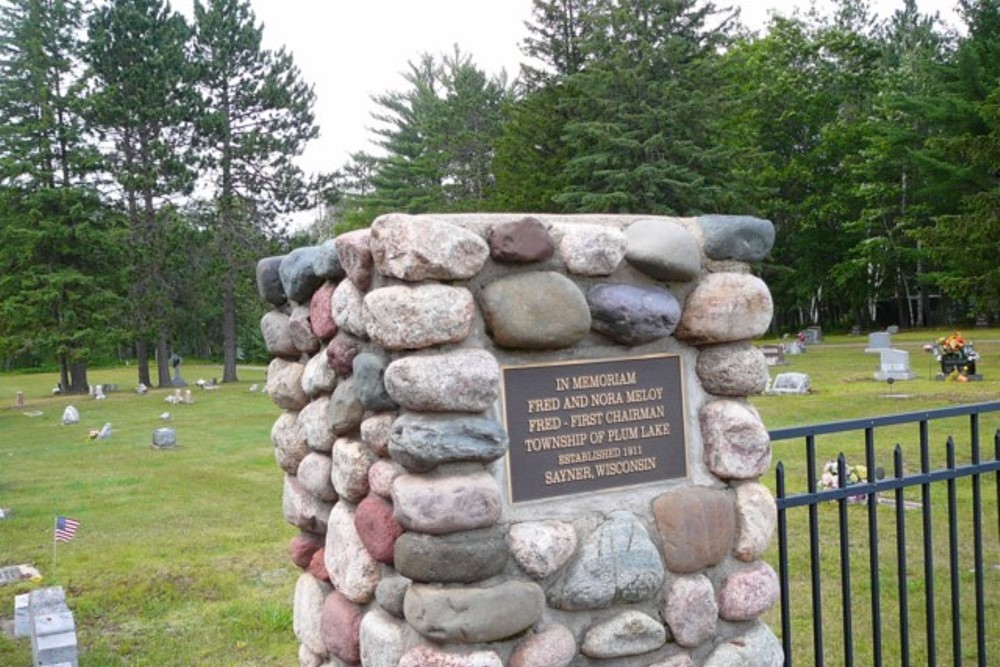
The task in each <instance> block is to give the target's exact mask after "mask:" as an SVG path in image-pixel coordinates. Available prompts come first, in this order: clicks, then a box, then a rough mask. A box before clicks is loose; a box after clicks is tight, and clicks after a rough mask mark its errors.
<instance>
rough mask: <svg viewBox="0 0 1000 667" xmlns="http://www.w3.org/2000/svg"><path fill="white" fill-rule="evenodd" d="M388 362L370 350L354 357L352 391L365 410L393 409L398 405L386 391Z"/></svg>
mask: <svg viewBox="0 0 1000 667" xmlns="http://www.w3.org/2000/svg"><path fill="white" fill-rule="evenodd" d="M388 365H389V363H388V362H387V361H386V360H385V359H383V358H382V357H380V356H378V355H377V354H372V353H370V352H363V353H361V354H359V355H358V356H356V357H354V362H353V368H354V373H353V375H352V376H351V377H352V378H353V380H354V393H355V394H356V395H357V397H358V400H359V401H361V405H362V406H364V408H365V409H366V410H376V411H377V410H395V409H396V408H397V407H398V406H397V405H396V401H394V400H392V397H391V396H389V392H388V391H386V388H385V382H384V381H383V378H384V377H385V369H386V366H388Z"/></svg>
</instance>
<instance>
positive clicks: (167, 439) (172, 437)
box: [153, 428, 177, 449]
mask: <svg viewBox="0 0 1000 667" xmlns="http://www.w3.org/2000/svg"><path fill="white" fill-rule="evenodd" d="M176 446H177V433H176V432H175V431H174V429H172V428H158V429H156V430H155V431H153V447H155V448H156V449H169V448H171V447H176Z"/></svg>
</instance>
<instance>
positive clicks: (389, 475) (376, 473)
mask: <svg viewBox="0 0 1000 667" xmlns="http://www.w3.org/2000/svg"><path fill="white" fill-rule="evenodd" d="M406 473H407V471H406V468H404V467H403V466H401V465H400V464H398V463H396V462H395V461H390V460H388V459H379V460H378V461H376V462H375V463H373V464H372V467H371V468H369V469H368V485H369V487H370V489H369V490H370V491H371V492H372V493H374V494H375V495H377V496H379V497H380V498H385V499H386V500H391V499H392V483H393V481H395V479H396V478H397V477H399V476H400V475H405V474H406Z"/></svg>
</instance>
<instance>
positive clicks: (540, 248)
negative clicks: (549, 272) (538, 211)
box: [489, 218, 556, 264]
mask: <svg viewBox="0 0 1000 667" xmlns="http://www.w3.org/2000/svg"><path fill="white" fill-rule="evenodd" d="M489 243H490V256H491V257H492V258H493V259H494V260H496V261H498V262H509V263H515V264H523V263H527V262H540V261H543V260H546V259H548V258H549V257H551V256H552V254H553V253H554V252H555V249H556V244H555V241H553V240H552V235H551V234H549V230H548V229H546V227H545V225H543V224H542V223H541V222H539V221H538V220H536V219H535V218H522V219H521V220H510V221H508V222H501V223H499V224H497V225H494V226H493V229H491V230H490V240H489Z"/></svg>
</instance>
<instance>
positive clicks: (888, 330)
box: [885, 324, 899, 334]
mask: <svg viewBox="0 0 1000 667" xmlns="http://www.w3.org/2000/svg"><path fill="white" fill-rule="evenodd" d="M885 331H886V333H889V334H898V333H899V327H898V326H896V325H895V324H893V325H890V326H887V327H886V328H885Z"/></svg>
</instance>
